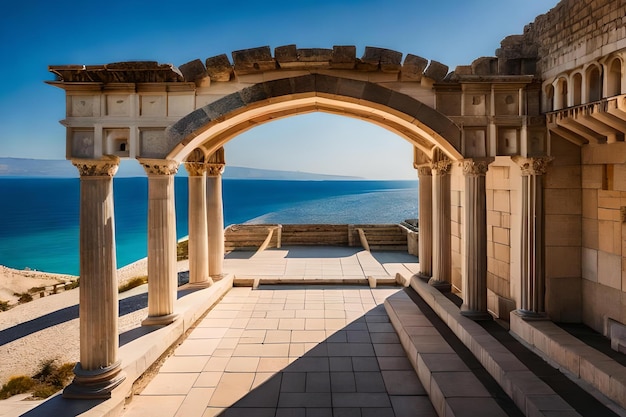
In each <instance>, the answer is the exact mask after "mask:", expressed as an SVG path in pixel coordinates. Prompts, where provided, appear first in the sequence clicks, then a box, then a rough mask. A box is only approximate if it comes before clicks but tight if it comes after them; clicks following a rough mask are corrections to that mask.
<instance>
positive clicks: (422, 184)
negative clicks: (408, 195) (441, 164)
mask: <svg viewBox="0 0 626 417" xmlns="http://www.w3.org/2000/svg"><path fill="white" fill-rule="evenodd" d="M417 175H418V179H419V255H418V257H419V261H420V272H419V275H420V276H421V277H423V278H430V277H432V275H433V173H432V169H431V167H430V166H428V167H426V166H421V167H418V168H417Z"/></svg>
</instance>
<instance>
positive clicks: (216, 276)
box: [211, 274, 226, 282]
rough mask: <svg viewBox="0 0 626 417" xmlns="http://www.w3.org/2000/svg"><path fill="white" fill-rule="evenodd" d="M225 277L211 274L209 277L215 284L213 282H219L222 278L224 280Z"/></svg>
mask: <svg viewBox="0 0 626 417" xmlns="http://www.w3.org/2000/svg"><path fill="white" fill-rule="evenodd" d="M225 276H226V274H213V275H211V279H212V280H213V281H214V282H215V281H221V280H222V278H224V277H225Z"/></svg>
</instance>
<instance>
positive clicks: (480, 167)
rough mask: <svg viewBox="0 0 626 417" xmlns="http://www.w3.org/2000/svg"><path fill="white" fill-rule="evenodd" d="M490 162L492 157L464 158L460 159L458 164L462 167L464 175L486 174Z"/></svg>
mask: <svg viewBox="0 0 626 417" xmlns="http://www.w3.org/2000/svg"><path fill="white" fill-rule="evenodd" d="M491 162H493V158H480V159H464V160H462V161H460V163H459V166H460V167H461V168H462V169H463V175H465V176H480V175H483V176H484V175H486V174H487V170H488V169H489V164H490V163H491Z"/></svg>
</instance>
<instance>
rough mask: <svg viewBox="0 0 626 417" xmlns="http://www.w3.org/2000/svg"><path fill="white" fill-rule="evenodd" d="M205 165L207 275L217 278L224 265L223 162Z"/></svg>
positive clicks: (220, 274)
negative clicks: (207, 246)
mask: <svg viewBox="0 0 626 417" xmlns="http://www.w3.org/2000/svg"><path fill="white" fill-rule="evenodd" d="M206 165H207V181H206V185H207V230H208V238H209V275H210V276H211V277H212V278H213V279H214V280H219V279H221V278H222V275H223V269H222V268H223V265H224V206H223V203H222V172H223V170H224V164H209V163H208V164H206Z"/></svg>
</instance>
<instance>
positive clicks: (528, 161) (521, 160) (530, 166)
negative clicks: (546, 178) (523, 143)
mask: <svg viewBox="0 0 626 417" xmlns="http://www.w3.org/2000/svg"><path fill="white" fill-rule="evenodd" d="M512 159H513V162H515V163H516V164H517V165H519V167H520V169H521V170H522V176H524V177H526V176H529V175H543V174H545V173H546V170H547V169H548V165H549V164H550V162H552V160H553V159H554V158H553V157H551V156H540V157H536V158H526V157H523V156H514V157H513V158H512Z"/></svg>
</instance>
